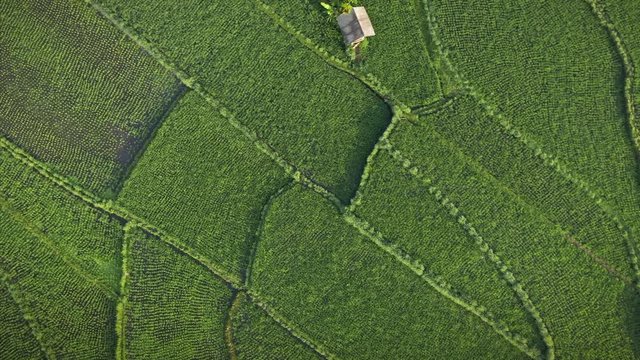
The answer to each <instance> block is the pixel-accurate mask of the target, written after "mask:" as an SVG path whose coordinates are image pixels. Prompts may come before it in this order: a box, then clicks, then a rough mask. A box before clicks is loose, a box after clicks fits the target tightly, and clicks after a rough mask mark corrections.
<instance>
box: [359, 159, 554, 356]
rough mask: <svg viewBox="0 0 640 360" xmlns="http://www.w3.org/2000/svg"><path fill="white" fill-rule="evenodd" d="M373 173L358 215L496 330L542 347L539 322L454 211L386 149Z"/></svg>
mask: <svg viewBox="0 0 640 360" xmlns="http://www.w3.org/2000/svg"><path fill="white" fill-rule="evenodd" d="M371 169H372V172H371V174H370V178H369V180H368V181H367V183H366V186H365V187H364V188H363V189H361V192H362V194H361V197H362V200H361V202H360V203H359V205H358V206H356V207H355V209H354V212H355V214H356V215H358V216H360V217H361V218H363V219H368V221H369V223H370V224H371V226H373V227H375V228H376V229H378V230H379V231H381V232H382V233H384V234H385V236H386V238H387V239H389V241H390V242H392V243H394V244H397V245H398V246H399V247H401V248H402V249H403V250H404V251H405V252H406V253H407V254H408V255H409V256H411V257H412V258H416V259H420V260H421V261H422V263H424V264H425V267H426V268H428V269H429V271H431V272H432V273H433V274H434V275H435V277H437V278H441V279H443V281H445V282H446V283H448V284H451V286H452V287H453V288H455V289H456V291H457V295H458V296H460V297H461V298H463V299H465V300H466V301H467V302H468V303H472V304H477V305H478V306H481V307H482V308H483V309H484V311H483V312H484V313H485V314H488V316H490V317H491V318H492V321H493V322H494V323H496V325H497V326H501V327H504V328H508V329H509V332H510V333H512V334H513V338H514V340H515V339H524V343H525V344H526V346H527V347H529V348H531V349H542V348H543V347H544V345H543V344H542V340H541V339H540V337H539V335H538V332H537V330H536V326H535V322H534V320H533V319H532V318H531V316H530V315H529V314H527V312H526V311H524V309H523V308H522V304H521V303H520V300H519V299H518V297H517V296H516V294H515V293H514V292H513V291H512V289H511V288H510V287H509V284H508V283H507V282H505V280H504V279H503V278H502V277H501V276H500V273H499V272H498V271H497V269H496V268H495V265H494V264H493V263H492V262H491V261H489V259H487V258H486V257H485V256H484V255H483V253H482V252H481V251H480V249H479V247H478V246H477V245H476V244H475V243H474V241H473V239H471V238H469V236H468V234H467V232H466V231H465V230H464V227H463V226H461V224H459V223H458V222H456V221H452V219H451V215H450V214H449V212H451V211H452V210H450V209H448V208H447V207H445V206H441V204H440V203H438V201H436V199H435V197H434V195H433V194H431V193H430V189H429V188H430V187H431V186H425V184H424V183H423V182H422V181H421V180H420V179H417V178H415V177H414V176H411V174H410V173H408V172H407V171H405V169H403V167H402V166H398V164H397V162H396V160H395V159H393V157H392V156H391V155H390V154H389V152H388V151H387V150H386V149H383V150H382V151H381V152H380V153H379V154H378V155H377V156H376V158H375V160H374V161H373V162H372V163H371ZM415 169H417V168H415ZM463 225H464V224H463ZM443 254H447V255H446V256H443Z"/></svg>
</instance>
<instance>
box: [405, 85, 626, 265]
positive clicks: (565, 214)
mask: <svg viewBox="0 0 640 360" xmlns="http://www.w3.org/2000/svg"><path fill="white" fill-rule="evenodd" d="M422 121H423V122H424V123H427V124H429V126H433V128H434V129H435V130H436V131H438V132H439V133H440V134H441V135H442V136H443V137H445V138H447V139H449V140H450V141H452V142H453V143H455V144H456V145H458V146H459V147H460V150H461V151H462V152H463V153H464V154H465V155H467V156H468V157H470V158H472V159H477V161H478V163H479V164H480V165H481V166H482V167H483V168H484V169H485V170H486V171H487V172H488V175H489V176H491V177H493V178H495V179H496V180H497V181H499V182H500V183H501V184H502V185H503V186H505V187H506V188H507V189H508V191H510V192H513V193H514V194H515V195H516V196H518V197H519V198H520V199H521V200H522V201H524V202H525V203H527V205H529V206H532V207H534V208H535V209H536V210H538V212H540V213H541V215H542V216H544V217H545V218H547V219H548V220H549V221H551V222H553V223H555V224H558V225H559V226H560V227H562V228H563V229H564V230H565V231H566V232H567V233H568V234H570V236H571V237H572V238H573V239H576V240H577V241H578V242H579V243H581V244H583V245H585V246H586V247H588V248H589V249H591V250H592V251H593V252H594V253H596V254H598V256H600V257H602V258H603V259H606V261H607V263H609V264H610V266H611V267H612V268H614V269H616V271H618V272H620V273H622V274H624V276H625V277H635V276H636V275H635V274H634V270H633V269H632V267H631V266H630V258H629V256H630V254H629V251H628V249H627V243H629V242H631V241H632V238H631V236H632V235H631V234H629V233H627V232H626V231H624V230H623V231H621V230H620V229H618V226H619V222H616V220H615V219H614V218H613V216H612V215H611V214H610V213H608V212H607V211H606V208H604V207H603V206H601V205H599V203H601V201H602V200H598V198H596V196H595V195H594V194H593V193H591V192H589V191H587V189H585V188H582V187H581V186H580V183H579V182H577V180H573V179H571V178H568V177H567V176H566V174H563V173H561V172H559V171H558V170H557V169H556V168H555V167H554V166H552V164H551V163H550V161H551V160H545V159H544V158H542V157H541V156H542V153H540V152H538V151H536V150H532V149H530V148H528V147H527V146H526V144H524V143H522V142H521V141H520V140H519V139H518V138H517V137H515V136H513V135H512V134H511V133H509V132H508V131H506V130H505V129H503V128H502V127H501V125H500V124H499V123H497V122H496V121H495V120H494V119H493V118H491V116H489V115H487V114H486V113H485V111H484V110H483V109H482V107H481V106H480V105H479V104H477V103H476V101H475V99H473V97H471V96H463V97H460V98H458V99H457V100H456V101H455V102H454V104H453V105H452V106H451V107H449V108H448V109H445V110H443V111H441V112H439V113H433V114H429V115H426V116H425V118H424V119H423V120H422ZM420 128H422V127H420ZM412 131H415V129H407V130H406V131H404V133H403V134H402V135H405V137H411V135H410V133H411V132H412ZM421 131H425V130H421ZM399 136H400V134H399ZM412 142H413V143H417V144H419V146H416V145H417V144H414V146H413V147H412V148H411V149H410V150H409V151H410V154H413V155H415V156H422V155H421V154H422V152H423V151H424V149H426V148H428V147H429V146H430V145H429V143H428V140H427V139H426V138H425V139H423V140H421V141H419V142H417V141H415V140H412ZM616 205H619V206H625V204H621V203H618V204H616Z"/></svg>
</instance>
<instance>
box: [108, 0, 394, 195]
mask: <svg viewBox="0 0 640 360" xmlns="http://www.w3.org/2000/svg"><path fill="white" fill-rule="evenodd" d="M101 4H102V5H103V6H105V7H106V8H109V9H116V8H117V9H118V11H119V13H118V14H117V16H119V17H120V18H122V19H123V20H124V22H125V23H128V22H130V21H133V19H135V22H131V23H129V24H128V25H129V26H131V27H132V28H133V29H135V31H136V33H137V34H138V36H140V37H142V38H144V39H146V41H148V42H149V43H152V44H154V46H155V47H157V48H158V49H159V52H161V53H162V54H163V55H164V56H166V57H167V58H168V59H170V61H171V62H172V63H175V64H176V65H177V67H178V68H179V69H181V71H184V72H185V73H187V74H191V79H192V81H193V84H198V86H201V87H202V88H203V89H204V90H205V91H206V92H209V93H211V94H212V95H213V96H214V97H217V98H219V99H221V102H222V104H223V105H224V107H225V108H227V109H228V110H229V111H230V112H231V113H232V114H234V116H235V117H236V118H237V119H238V121H239V122H240V123H242V124H243V125H244V126H246V127H248V128H249V129H251V130H252V131H253V132H255V133H256V136H257V137H258V138H259V139H260V140H262V141H264V142H266V143H268V144H270V146H272V147H273V148H274V149H275V150H276V151H277V152H279V153H280V154H282V156H283V157H285V158H287V159H291V161H293V162H295V163H296V164H298V166H299V168H300V169H301V171H304V172H306V173H308V174H313V175H314V178H316V179H317V180H318V181H320V182H321V183H322V184H324V185H325V186H326V187H327V188H329V189H330V190H331V191H332V192H334V193H336V194H337V195H338V197H340V198H341V199H343V200H345V199H348V198H349V197H351V195H352V194H353V192H354V191H355V188H356V186H357V179H358V177H359V175H360V171H361V170H362V167H363V162H364V159H365V158H366V156H367V154H368V153H369V151H370V150H371V148H372V147H373V144H374V143H375V140H376V139H377V137H378V135H379V133H380V132H381V131H382V129H383V128H384V126H385V125H386V122H387V120H388V117H389V111H388V108H387V106H386V104H385V103H384V102H383V101H382V100H381V99H379V98H378V97H377V96H376V94H375V93H374V92H372V91H371V90H370V89H368V88H367V87H366V86H363V84H362V83H361V82H360V81H359V80H358V79H356V78H354V77H352V76H351V75H349V74H346V73H344V72H343V71H341V70H339V69H336V68H335V67H334V66H333V65H331V64H329V63H327V61H326V59H325V58H323V57H320V56H318V54H316V53H315V52H314V51H313V50H311V49H310V48H308V47H307V46H305V45H304V44H302V43H301V42H300V41H298V40H297V39H296V38H295V37H294V36H292V35H291V34H289V33H288V32H287V31H286V30H285V29H283V28H282V27H281V26H280V25H278V24H277V22H276V21H275V20H274V19H272V18H271V17H270V16H269V14H267V13H265V12H262V11H258V10H256V4H255V3H253V2H250V1H243V2H240V3H239V4H237V5H234V6H233V7H229V6H227V4H224V3H220V2H214V3H206V4H204V3H203V4H189V5H188V6H185V5H183V4H171V3H166V2H163V3H157V2H154V1H141V2H136V3H135V4H132V3H128V2H127V3H126V4H125V3H124V2H121V1H119V0H105V1H102V2H101ZM221 13H224V14H225V16H217V14H221ZM134 14H135V16H134ZM159 14H171V16H170V17H168V16H162V15H160V16H159ZM196 15H197V16H196ZM256 29H259V31H253V30H256Z"/></svg>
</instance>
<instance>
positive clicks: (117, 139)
mask: <svg viewBox="0 0 640 360" xmlns="http://www.w3.org/2000/svg"><path fill="white" fill-rule="evenodd" d="M0 14H2V15H1V16H2V22H3V27H4V30H3V36H2V38H1V39H0V49H2V52H3V56H1V57H0V80H2V83H3V86H2V88H1V89H0V97H1V98H2V99H3V106H2V109H0V116H1V117H2V119H3V120H2V122H0V133H2V134H4V135H6V136H7V137H9V138H11V139H12V140H13V141H14V142H16V143H17V144H18V145H20V146H22V147H23V148H25V149H27V150H28V151H30V152H31V153H32V154H34V155H35V156H37V157H38V158H39V159H41V160H44V161H46V162H49V163H51V164H52V165H53V166H55V167H56V168H58V169H59V170H60V172H62V173H64V174H65V175H67V176H68V177H70V178H74V179H75V181H76V182H78V183H80V184H82V185H83V186H85V187H87V188H90V189H91V190H92V191H95V192H98V193H101V194H103V195H105V196H112V195H113V193H114V192H115V191H117V189H118V186H119V182H120V180H121V178H122V176H123V175H124V174H125V173H126V169H127V167H128V166H129V165H130V164H131V162H132V160H133V158H134V157H135V156H136V154H137V152H138V151H139V150H140V148H141V146H142V144H143V143H144V141H145V139H146V137H147V136H148V135H149V133H150V132H151V131H152V129H153V127H154V126H155V125H157V122H158V119H159V118H160V117H161V116H162V114H163V113H164V111H165V110H166V108H167V107H168V106H169V104H170V103H171V101H172V98H173V96H174V95H175V93H176V92H178V91H179V88H180V85H179V83H178V82H177V79H176V78H175V77H174V76H173V75H172V74H170V73H169V72H167V71H166V70H165V69H163V68H162V67H161V66H160V65H158V64H157V63H155V62H154V60H153V59H152V58H151V57H149V56H148V55H146V54H144V53H143V52H141V51H139V49H138V48H137V47H136V46H135V44H133V42H131V41H124V42H123V41H121V38H122V36H121V34H120V33H119V32H118V31H117V29H115V28H113V26H112V25H111V24H109V23H108V22H107V21H105V20H104V19H101V18H100V17H98V16H96V14H95V12H93V11H91V9H90V8H88V7H87V6H86V5H85V4H82V3H79V2H76V1H70V2H69V1H53V2H52V1H45V0H37V1H31V2H22V1H8V2H7V1H5V2H3V3H2V4H0Z"/></svg>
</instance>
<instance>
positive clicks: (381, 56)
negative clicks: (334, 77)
mask: <svg viewBox="0 0 640 360" xmlns="http://www.w3.org/2000/svg"><path fill="white" fill-rule="evenodd" d="M261 1H263V2H264V3H265V4H267V5H269V6H270V7H271V8H272V9H273V10H274V11H275V12H277V13H278V14H279V15H280V16H282V17H284V18H285V19H286V20H287V21H289V22H291V23H292V24H293V26H294V27H295V28H296V29H298V30H299V31H302V32H303V33H304V34H305V35H306V36H308V37H310V38H311V39H313V40H314V41H315V42H316V43H317V44H319V45H320V46H322V47H324V48H326V49H327V50H328V51H329V52H331V53H332V54H334V55H335V56H342V55H341V54H343V53H344V49H345V45H344V42H343V40H342V35H341V34H340V29H339V28H338V24H337V21H336V20H335V19H332V21H331V22H327V21H326V19H325V15H324V14H323V11H322V9H321V8H319V7H318V6H317V0H301V1H285V0H261ZM359 6H364V7H365V8H366V10H367V13H368V14H369V17H370V18H371V22H372V24H373V28H374V30H375V32H376V35H375V36H374V37H372V38H370V39H369V40H368V46H367V50H366V55H365V56H364V59H363V62H362V63H361V64H360V65H359V66H358V68H359V70H361V71H364V72H368V73H371V74H374V75H375V76H376V77H377V78H379V79H380V81H382V83H383V84H384V85H385V86H386V87H388V88H389V89H390V90H391V91H392V92H393V93H394V94H395V95H396V96H397V97H398V98H399V99H400V100H401V101H403V102H405V103H406V104H407V105H409V106H413V105H419V104H426V103H429V102H430V101H433V100H434V99H437V98H438V97H439V96H441V95H442V93H441V88H440V84H439V79H438V75H437V74H436V72H435V70H434V68H433V66H432V60H433V59H432V56H433V55H432V54H430V39H429V38H428V37H426V35H427V33H428V29H427V24H426V23H425V22H424V21H423V17H421V16H420V14H419V13H418V12H419V11H421V10H422V9H421V8H420V7H418V6H416V4H415V3H414V1H413V0H409V1H407V0H402V1H394V2H392V3H390V2H388V1H382V0H367V1H365V2H362V3H361V4H359Z"/></svg>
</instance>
